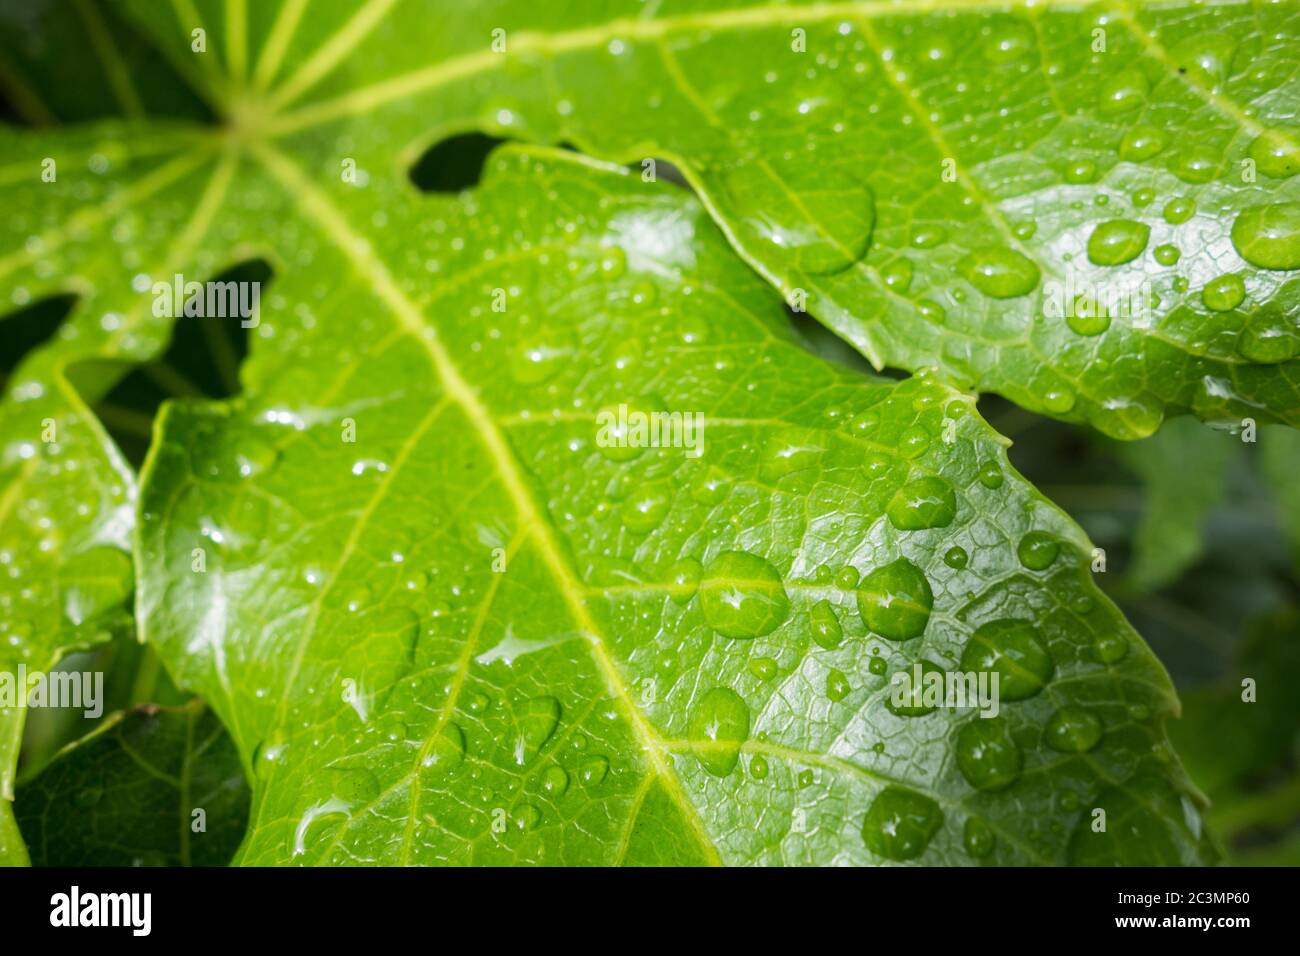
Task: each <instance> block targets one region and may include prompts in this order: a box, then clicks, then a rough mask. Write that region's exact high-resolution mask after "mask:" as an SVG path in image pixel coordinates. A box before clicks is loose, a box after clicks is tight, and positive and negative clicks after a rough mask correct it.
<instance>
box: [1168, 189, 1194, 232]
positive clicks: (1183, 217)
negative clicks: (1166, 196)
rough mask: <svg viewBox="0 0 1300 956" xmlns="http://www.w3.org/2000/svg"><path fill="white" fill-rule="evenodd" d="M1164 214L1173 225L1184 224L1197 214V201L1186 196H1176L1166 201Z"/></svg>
mask: <svg viewBox="0 0 1300 956" xmlns="http://www.w3.org/2000/svg"><path fill="white" fill-rule="evenodd" d="M1163 215H1164V217H1165V222H1167V223H1169V224H1170V225H1171V226H1179V225H1182V224H1183V223H1185V222H1186V221H1187V220H1189V219H1191V218H1192V216H1194V215H1196V203H1195V202H1193V201H1192V200H1190V199H1187V198H1186V197H1184V196H1175V197H1174V198H1173V199H1171V200H1169V202H1167V203H1165V208H1164V213H1163Z"/></svg>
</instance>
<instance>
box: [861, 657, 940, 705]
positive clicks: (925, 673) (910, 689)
mask: <svg viewBox="0 0 1300 956" xmlns="http://www.w3.org/2000/svg"><path fill="white" fill-rule="evenodd" d="M873 660H879V658H873ZM930 674H934V675H935V678H937V679H939V680H943V679H944V669H943V668H942V667H940V666H939V665H938V664H936V663H934V662H933V661H929V660H926V659H925V658H922V659H921V679H920V681H917V680H916V679H915V676H916V669H915V667H913V668H912V669H911V670H909V671H907V672H906V677H907V685H906V692H900V694H899V698H898V700H895V697H894V687H895V685H893V684H892V683H891V685H890V688H889V693H888V694H887V695H886V696H885V709H886V710H888V711H889V712H890V713H891V714H894V715H895V716H897V717H924V716H925V715H926V714H928V713H931V712H932V711H933V710H934V706H931V705H930V704H927V703H926V693H925V689H926V684H927V683H929V682H931V681H932V680H934V679H935V678H931V677H929V675H930ZM893 679H894V680H897V681H901V678H900V677H899V675H897V674H896V675H894V678H893ZM939 686H942V685H939ZM930 699H931V700H934V699H935V697H933V696H932V697H931V698H930ZM939 699H942V698H941V697H940V698H939Z"/></svg>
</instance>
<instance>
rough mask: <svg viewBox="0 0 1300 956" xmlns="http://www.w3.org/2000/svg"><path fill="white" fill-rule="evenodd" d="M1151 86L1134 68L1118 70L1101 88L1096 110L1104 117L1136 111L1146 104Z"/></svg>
mask: <svg viewBox="0 0 1300 956" xmlns="http://www.w3.org/2000/svg"><path fill="white" fill-rule="evenodd" d="M1150 90H1151V84H1150V83H1149V82H1148V81H1147V78H1146V75H1145V74H1144V73H1143V72H1142V71H1141V70H1139V69H1137V68H1136V67H1129V68H1128V69H1124V70H1120V71H1119V72H1118V73H1116V74H1115V75H1114V76H1112V77H1111V78H1110V79H1108V80H1107V81H1106V83H1105V84H1103V85H1102V88H1101V98H1100V102H1099V103H1098V104H1097V108H1098V109H1099V110H1100V111H1101V113H1102V114H1104V115H1106V116H1118V115H1119V114H1121V113H1128V112H1130V111H1132V110H1135V109H1137V108H1138V107H1139V106H1141V105H1142V104H1143V103H1144V102H1146V98H1147V93H1148V92H1150Z"/></svg>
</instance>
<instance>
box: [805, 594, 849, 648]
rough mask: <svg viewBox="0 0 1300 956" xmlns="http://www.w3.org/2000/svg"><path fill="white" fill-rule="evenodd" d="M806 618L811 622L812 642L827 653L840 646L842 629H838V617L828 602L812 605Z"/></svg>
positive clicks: (823, 601) (842, 635)
mask: <svg viewBox="0 0 1300 956" xmlns="http://www.w3.org/2000/svg"><path fill="white" fill-rule="evenodd" d="M808 618H809V620H810V621H811V622H812V636H813V640H814V641H816V642H817V643H818V644H819V645H821V646H822V647H824V648H826V649H827V650H828V651H829V650H834V649H835V648H837V647H839V646H840V641H841V640H842V639H843V638H844V629H843V628H842V627H840V619H839V616H838V615H837V614H836V613H835V608H834V607H832V606H831V602H830V601H827V600H825V599H823V600H821V601H818V602H817V603H816V604H814V605H813V608H812V610H811V611H810V612H808Z"/></svg>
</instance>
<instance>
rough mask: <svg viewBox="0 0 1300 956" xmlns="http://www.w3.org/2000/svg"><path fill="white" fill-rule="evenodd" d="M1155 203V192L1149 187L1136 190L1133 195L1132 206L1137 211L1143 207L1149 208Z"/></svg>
mask: <svg viewBox="0 0 1300 956" xmlns="http://www.w3.org/2000/svg"><path fill="white" fill-rule="evenodd" d="M1155 201H1156V191H1155V190H1154V189H1152V188H1151V187H1150V186H1143V187H1142V188H1141V189H1139V190H1136V191H1135V192H1134V193H1133V205H1135V206H1137V207H1138V208H1139V209H1141V208H1142V207H1144V206H1149V205H1151V204H1152V203H1153V202H1155Z"/></svg>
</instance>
